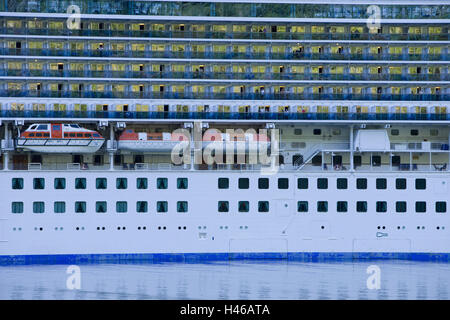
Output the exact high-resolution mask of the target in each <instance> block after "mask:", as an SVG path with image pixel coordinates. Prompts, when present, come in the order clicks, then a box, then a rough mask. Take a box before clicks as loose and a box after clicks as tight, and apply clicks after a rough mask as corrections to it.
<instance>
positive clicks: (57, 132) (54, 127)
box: [52, 124, 62, 139]
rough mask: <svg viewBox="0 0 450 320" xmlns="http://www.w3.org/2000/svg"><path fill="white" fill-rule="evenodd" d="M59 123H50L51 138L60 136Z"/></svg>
mask: <svg viewBox="0 0 450 320" xmlns="http://www.w3.org/2000/svg"><path fill="white" fill-rule="evenodd" d="M61 127H62V126H61V124H52V138H53V139H61V138H62V129H61Z"/></svg>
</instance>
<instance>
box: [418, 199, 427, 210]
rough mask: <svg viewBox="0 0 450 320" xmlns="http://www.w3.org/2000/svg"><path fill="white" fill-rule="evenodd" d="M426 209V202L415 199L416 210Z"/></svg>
mask: <svg viewBox="0 0 450 320" xmlns="http://www.w3.org/2000/svg"><path fill="white" fill-rule="evenodd" d="M426 211H427V203H426V202H425V201H416V212H420V213H423V212H426Z"/></svg>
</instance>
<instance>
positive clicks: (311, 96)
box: [0, 90, 450, 101]
mask: <svg viewBox="0 0 450 320" xmlns="http://www.w3.org/2000/svg"><path fill="white" fill-rule="evenodd" d="M0 96H2V97H41V98H117V99H229V100H369V101H449V100H450V94H386V93H385V94H382V93H380V94H370V93H368V94H351V93H347V94H339V93H322V94H316V93H303V94H297V93H287V92H286V93H212V92H200V93H195V92H161V91H149V92H143V91H141V92H113V91H104V92H96V91H64V90H58V91H50V90H0Z"/></svg>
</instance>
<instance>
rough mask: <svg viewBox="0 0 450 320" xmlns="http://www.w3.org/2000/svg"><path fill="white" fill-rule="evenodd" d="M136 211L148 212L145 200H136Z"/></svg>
mask: <svg viewBox="0 0 450 320" xmlns="http://www.w3.org/2000/svg"><path fill="white" fill-rule="evenodd" d="M136 212H138V213H147V212H148V203H147V201H137V202H136Z"/></svg>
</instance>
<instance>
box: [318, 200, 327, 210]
mask: <svg viewBox="0 0 450 320" xmlns="http://www.w3.org/2000/svg"><path fill="white" fill-rule="evenodd" d="M317 212H328V201H317Z"/></svg>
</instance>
